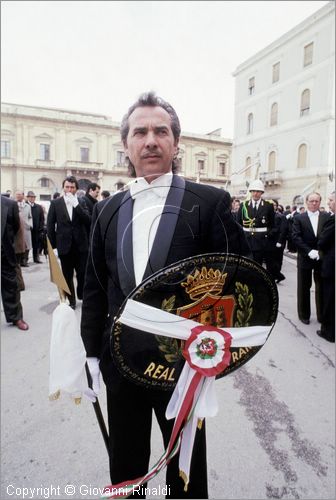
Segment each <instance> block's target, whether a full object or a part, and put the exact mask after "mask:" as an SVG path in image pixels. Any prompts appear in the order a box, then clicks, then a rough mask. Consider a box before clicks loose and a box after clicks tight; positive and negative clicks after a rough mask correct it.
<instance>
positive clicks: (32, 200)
mask: <svg viewBox="0 0 336 500" xmlns="http://www.w3.org/2000/svg"><path fill="white" fill-rule="evenodd" d="M27 200H28V201H29V203H35V200H36V196H27Z"/></svg>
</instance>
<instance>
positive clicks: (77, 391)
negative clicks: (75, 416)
mask: <svg viewBox="0 0 336 500" xmlns="http://www.w3.org/2000/svg"><path fill="white" fill-rule="evenodd" d="M85 362H86V352H85V349H84V345H83V341H82V338H81V335H80V331H79V324H78V321H77V317H76V313H75V311H74V310H73V309H71V307H69V306H68V305H67V304H66V303H64V302H63V303H61V304H59V305H58V306H57V307H56V309H55V310H54V312H53V315H52V327H51V339H50V373H49V398H50V399H51V400H53V399H58V397H59V396H60V395H61V394H62V393H67V394H69V395H70V396H71V397H72V398H74V399H75V400H77V401H79V400H80V399H81V398H82V396H83V395H85V396H87V397H88V398H89V399H90V400H91V401H94V400H95V397H94V394H93V392H92V390H91V389H90V388H89V387H88V383H87V378H86V373H85Z"/></svg>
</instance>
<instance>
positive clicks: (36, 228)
mask: <svg viewBox="0 0 336 500" xmlns="http://www.w3.org/2000/svg"><path fill="white" fill-rule="evenodd" d="M31 212H32V217H33V232H34V233H41V232H42V231H43V227H44V212H43V208H42V207H41V205H38V204H37V203H34V205H31Z"/></svg>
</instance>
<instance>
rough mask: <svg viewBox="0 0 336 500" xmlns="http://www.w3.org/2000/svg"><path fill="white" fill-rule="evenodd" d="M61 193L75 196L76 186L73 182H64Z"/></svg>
mask: <svg viewBox="0 0 336 500" xmlns="http://www.w3.org/2000/svg"><path fill="white" fill-rule="evenodd" d="M63 191H64V192H65V193H72V194H75V192H76V191H77V188H76V184H75V183H74V182H69V181H65V183H64V186H63Z"/></svg>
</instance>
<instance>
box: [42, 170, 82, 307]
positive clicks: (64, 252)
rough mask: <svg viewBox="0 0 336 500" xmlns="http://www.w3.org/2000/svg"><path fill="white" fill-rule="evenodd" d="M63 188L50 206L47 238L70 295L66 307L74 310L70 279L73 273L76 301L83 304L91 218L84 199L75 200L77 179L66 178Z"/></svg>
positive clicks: (74, 302) (74, 303) (72, 284)
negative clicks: (59, 263)
mask: <svg viewBox="0 0 336 500" xmlns="http://www.w3.org/2000/svg"><path fill="white" fill-rule="evenodd" d="M62 187H63V196H60V197H59V198H56V199H55V200H52V201H51V203H50V207H49V211H48V218H47V234H48V238H49V240H50V243H51V245H52V247H53V248H54V249H55V248H56V249H57V254H58V257H59V258H60V261H61V266H62V271H63V274H64V278H65V280H66V282H67V284H68V287H69V290H70V292H71V295H70V296H68V299H69V303H70V306H71V307H72V308H73V309H75V308H76V294H75V288H74V283H73V275H74V271H76V278H77V297H78V299H80V300H82V298H83V285H84V274H85V266H86V260H87V254H88V246H89V241H88V231H89V229H90V223H91V217H90V214H89V212H88V209H87V207H86V204H85V202H84V201H83V199H82V198H77V196H76V191H77V189H78V182H77V179H76V177H73V176H68V177H66V178H65V179H64V181H63V184H62Z"/></svg>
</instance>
